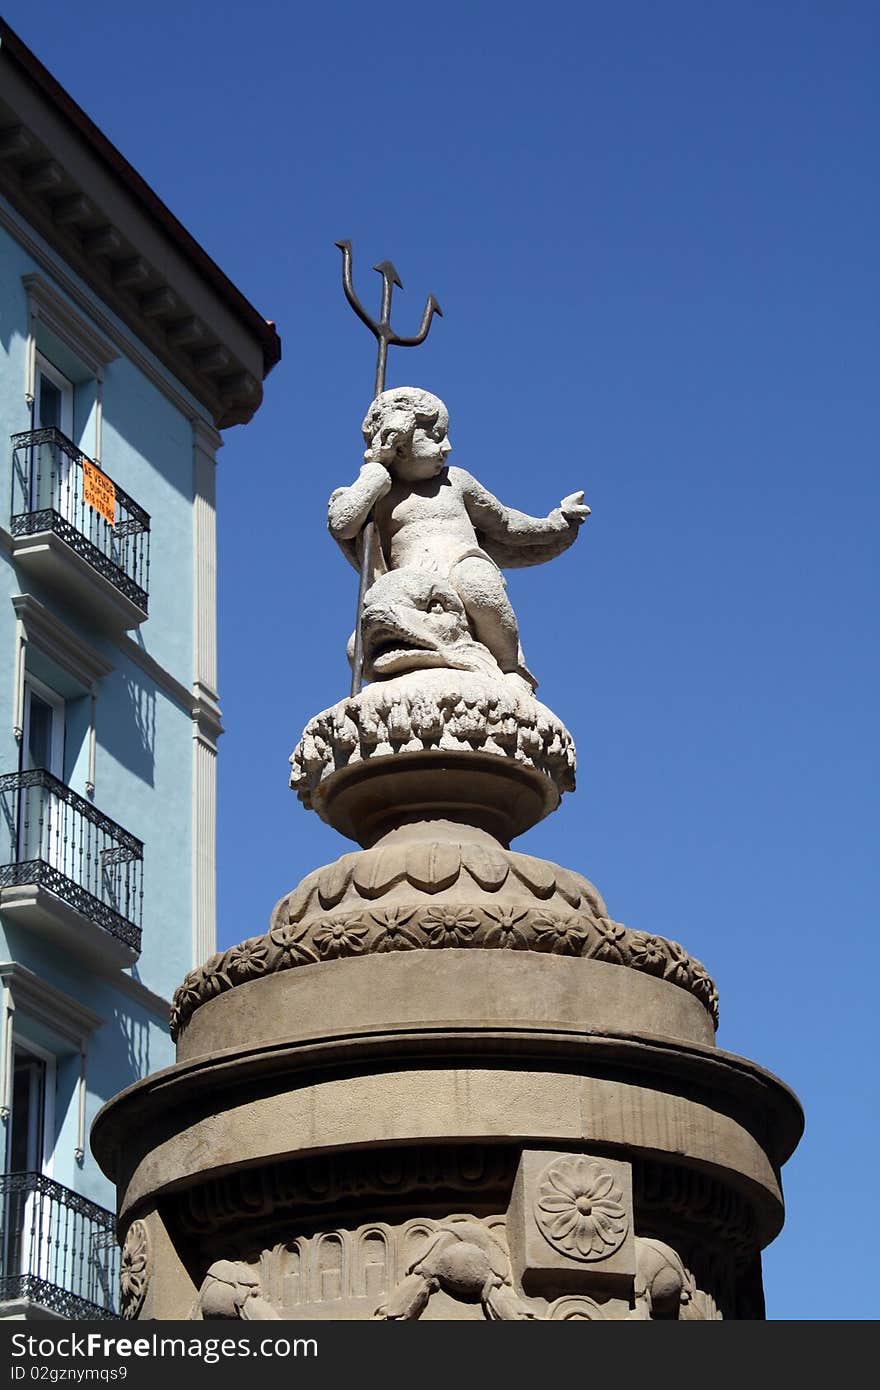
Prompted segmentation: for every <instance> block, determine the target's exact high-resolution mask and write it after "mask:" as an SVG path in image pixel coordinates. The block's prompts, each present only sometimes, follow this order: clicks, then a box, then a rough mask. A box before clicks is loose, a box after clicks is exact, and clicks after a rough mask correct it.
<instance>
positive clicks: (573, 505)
mask: <svg viewBox="0 0 880 1390" xmlns="http://www.w3.org/2000/svg"><path fill="white" fill-rule="evenodd" d="M559 510H560V511H561V512H562V515H563V516H564V517H565V519H566V521H570V522H574V523H575V525H576V526H580V524H581V522H582V521H586V519H587V517H588V516H589V515H590V508H589V507H588V506H587V504H586V502H585V501H584V494H583V489H581V491H580V492H571V493H569V495H568V497H563V499H562V501H561V502H560V503H559Z"/></svg>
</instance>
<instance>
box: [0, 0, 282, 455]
mask: <svg viewBox="0 0 880 1390" xmlns="http://www.w3.org/2000/svg"><path fill="white" fill-rule="evenodd" d="M0 92H2V98H0V190H2V191H3V193H4V194H5V195H6V197H7V198H8V199H9V201H10V202H11V203H12V205H13V206H14V207H15V208H17V209H18V210H19V211H20V212H21V213H22V215H23V216H24V217H25V218H26V219H27V221H28V222H29V223H30V224H31V225H32V226H33V227H34V228H35V230H36V231H38V232H39V234H40V235H41V236H43V237H44V238H45V239H46V241H47V242H48V243H49V245H50V246H52V247H53V248H54V249H55V250H57V251H58V252H59V254H60V255H61V256H62V257H63V259H64V260H65V261H66V262H67V263H68V264H69V265H70V266H71V267H72V268H73V269H74V270H75V271H76V273H77V274H78V275H80V276H81V277H82V279H83V280H84V281H85V282H86V283H87V284H88V285H89V286H90V287H91V288H92V289H93V290H94V291H95V292H96V293H97V294H98V295H99V296H100V297H101V298H102V299H103V300H104V301H105V302H106V303H107V304H108V305H109V307H110V308H112V310H113V311H114V313H116V314H118V316H119V317H120V318H121V319H122V320H123V322H125V323H126V324H127V325H128V326H129V327H130V328H131V329H132V330H133V331H134V332H135V333H136V334H137V336H138V337H139V338H140V340H141V341H142V342H143V343H144V344H145V345H146V346H147V347H148V348H149V349H150V350H151V352H153V353H154V354H155V355H156V357H158V359H159V360H160V361H161V362H162V363H163V364H164V365H165V366H166V367H167V368H168V369H169V371H171V372H172V373H173V375H174V376H175V377H177V378H178V380H179V381H180V382H181V383H182V384H183V385H184V386H185V387H186V388H187V390H189V391H191V392H192V394H193V395H194V396H195V398H196V399H197V400H198V401H199V402H200V403H201V404H203V405H204V406H205V407H206V408H207V409H208V410H209V412H210V414H211V416H212V418H213V420H214V423H215V425H216V426H217V428H218V429H221V428H225V427H227V426H229V425H234V424H243V423H245V422H246V421H247V420H249V419H250V418H251V416H252V415H253V413H254V411H255V410H256V409H257V407H258V406H259V404H260V401H261V399H262V386H261V382H262V380H263V378H264V377H265V376H266V375H267V374H268V372H269V371H271V369H272V367H273V366H274V365H275V363H276V362H277V361H278V360H279V358H280V356H281V344H280V340H279V338H278V334H277V332H276V330H275V327H274V325H273V324H271V323H268V322H267V321H266V320H265V319H263V318H262V316H261V315H260V314H259V313H258V312H257V310H256V309H255V308H254V307H253V305H251V304H250V303H249V302H248V300H247V299H245V297H244V295H242V293H241V291H240V290H238V289H237V288H236V286H235V285H233V284H232V282H231V281H230V280H229V279H228V278H227V277H226V276H225V275H224V274H223V272H222V271H221V270H220V268H219V266H217V265H216V263H215V262H214V261H213V260H212V259H211V258H210V256H208V255H207V253H206V252H205V251H204V249H203V248H202V247H201V246H200V245H199V244H198V242H196V241H195V239H194V238H193V237H192V236H191V235H190V233H189V232H187V231H186V229H185V228H184V227H183V226H182V224H181V223H180V222H179V221H178V220H177V218H176V217H174V215H173V214H172V213H171V212H170V210H169V209H168V208H167V207H166V206H165V204H164V203H163V202H162V201H161V199H160V198H159V197H158V196H157V195H156V194H155V192H154V191H153V190H152V189H151V188H150V187H149V185H148V184H147V183H146V182H145V181H144V179H142V178H141V176H140V175H139V174H138V173H137V171H136V170H135V169H134V168H133V167H132V166H131V165H130V164H129V163H128V161H127V160H126V159H125V158H124V157H123V156H122V155H121V154H120V152H119V151H118V150H117V149H116V148H115V146H114V145H112V144H111V143H110V141H109V140H108V139H107V138H106V136H105V135H103V133H102V132H101V131H100V130H99V129H98V127H97V126H96V125H95V124H94V122H93V121H91V120H90V119H89V117H88V116H87V115H86V114H85V112H84V111H83V110H82V109H81V108H80V107H79V106H77V104H76V102H74V101H73V99H72V98H71V97H70V96H69V94H68V93H67V92H65V91H64V89H63V88H62V87H61V86H60V84H59V83H58V82H57V81H56V80H55V79H54V78H53V77H52V75H51V74H50V73H49V72H48V71H47V70H46V69H45V68H44V67H43V66H42V64H41V63H40V62H39V61H38V59H37V58H36V57H35V56H34V54H32V53H31V52H30V50H29V49H28V48H27V47H26V46H25V44H23V43H22V41H21V39H19V38H18V36H17V35H16V34H15V33H14V32H13V31H12V30H11V29H10V28H9V26H8V25H7V24H5V23H4V22H3V21H2V20H0Z"/></svg>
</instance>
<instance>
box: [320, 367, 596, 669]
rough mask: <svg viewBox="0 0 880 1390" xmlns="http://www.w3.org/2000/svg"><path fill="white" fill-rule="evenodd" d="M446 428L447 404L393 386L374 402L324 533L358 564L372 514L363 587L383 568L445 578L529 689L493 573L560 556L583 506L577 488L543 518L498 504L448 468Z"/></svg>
mask: <svg viewBox="0 0 880 1390" xmlns="http://www.w3.org/2000/svg"><path fill="white" fill-rule="evenodd" d="M448 429H449V415H448V412H447V410H446V407H445V405H444V404H443V402H442V401H441V400H439V399H438V397H437V396H433V395H431V393H430V392H429V391H424V390H422V389H420V388H419V387H414V386H399V387H395V388H394V389H393V390H390V391H384V392H382V393H381V395H379V396H377V397H376V399H375V400H374V401H373V403H372V405H371V406H370V409H369V411H368V412H367V415H366V418H365V419H364V423H363V435H364V440H365V442H366V444H367V449H366V452H365V454H364V464H363V467H362V468H361V471H360V474H359V476H358V477H357V478H356V479H355V481H354V482H353V483H352V484H351V485H350V486H349V487H342V488H337V489H336V491H335V492H334V493H333V495H332V496H331V498H330V503H329V509H328V525H329V528H330V532H331V535H332V536H333V537H334V539H335V540H336V541H338V543H339V544H340V546H341V547H342V549H343V552H344V553H345V555H346V557H347V558H348V559H349V560H350V561H351V562H352V564H354V565H355V566H356V567H357V568H359V567H360V547H359V545H358V539H359V537H360V536H361V534H362V532H363V528H364V526H365V524H366V522H367V519H368V517H370V516H371V515H372V516H373V517H374V520H375V526H376V532H377V540H378V544H377V545H376V546H375V550H374V554H373V569H372V573H371V574H370V576H369V579H370V582H373V581H377V580H381V576H382V575H383V574H384V573H385V572H387V571H389V570H391V571H415V572H417V573H421V574H425V573H427V574H428V575H430V576H433V577H434V578H435V579H437V580H438V581H441V582H442V581H445V585H447V586H449V587H451V589H452V590H453V591H454V593H455V594H456V595H457V597H458V601H459V604H460V607H461V609H462V610H463V612H464V613H465V614H466V616H467V620H468V624H469V627H470V630H471V633H472V635H473V636H474V638H475V639H476V641H477V642H479V643H481V644H483V645H484V647H485V648H486V650H487V651H488V652H490V653H491V656H492V658H493V659H494V660H495V662H497V664H498V666H499V667H500V669H501V670H502V671H504V672H518V673H520V674H521V675H522V676H523V678H524V679H526V680H528V681H530V682H531V683H534V680H533V678H532V677H531V675H530V673H529V672H528V671H527V670H526V669H525V667H524V664H523V660H522V651H521V649H520V645H519V630H518V626H517V621H516V615H515V614H514V611H513V608H512V606H511V604H510V600H509V599H508V597H507V591H506V588H505V585H504V579H503V576H502V574H501V569H500V567H513V566H522V565H535V564H540V563H542V562H543V561H545V560H549V559H552V558H553V557H554V556H556V555H560V554H561V553H562V552H563V551H564V550H567V549H568V547H569V546H570V545H571V544H572V543H573V542H574V541H575V539H576V538H577V534H578V531H579V528H580V526H581V524H582V523H583V522H584V521H585V520H586V518H587V516H588V515H589V512H590V509H589V507H587V506H585V505H584V500H583V493H582V492H576V493H572V494H571V495H570V496H568V497H565V498H563V500H562V501H561V502H560V504H559V506H558V507H556V508H554V510H553V511H551V512H550V513H549V514H548V515H547V516H546V517H533V516H527V515H526V514H525V513H524V512H519V511H516V510H515V509H514V508H512V507H507V506H505V505H504V503H503V502H500V501H499V500H498V498H497V497H494V496H493V495H492V493H491V492H489V491H488V489H487V488H485V487H483V485H482V484H481V483H479V482H478V481H477V479H476V478H474V477H472V475H471V474H470V473H467V472H465V470H464V469H462V468H455V467H449V466H448V465H447V458H448V456H449V452H450V450H451V448H452V446H451V444H450V442H449V438H448Z"/></svg>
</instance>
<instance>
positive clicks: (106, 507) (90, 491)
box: [82, 459, 116, 526]
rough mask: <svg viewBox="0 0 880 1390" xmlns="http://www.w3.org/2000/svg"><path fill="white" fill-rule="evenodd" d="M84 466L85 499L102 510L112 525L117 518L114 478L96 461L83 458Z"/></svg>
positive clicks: (102, 513)
mask: <svg viewBox="0 0 880 1390" xmlns="http://www.w3.org/2000/svg"><path fill="white" fill-rule="evenodd" d="M82 467H83V501H85V502H87V503H88V505H89V506H90V507H94V509H95V511H96V512H100V513H101V515H102V517H104V519H105V521H109V523H110V525H111V526H112V525H113V523H114V522H115V520H116V488H115V487H114V486H113V479H112V478H108V477H107V474H106V473H102V472H101V470H100V468H99V467H98V465H97V464H96V463H89V460H88V459H83V461H82Z"/></svg>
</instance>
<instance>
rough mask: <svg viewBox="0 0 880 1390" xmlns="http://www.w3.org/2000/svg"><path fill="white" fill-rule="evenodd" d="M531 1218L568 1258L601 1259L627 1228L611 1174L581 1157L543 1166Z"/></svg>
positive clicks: (552, 1243) (556, 1161)
mask: <svg viewBox="0 0 880 1390" xmlns="http://www.w3.org/2000/svg"><path fill="white" fill-rule="evenodd" d="M535 1220H536V1222H537V1226H538V1229H539V1231H540V1232H541V1234H542V1235H543V1237H544V1239H545V1240H546V1241H547V1243H548V1244H549V1245H552V1246H553V1248H554V1250H559V1251H561V1252H562V1253H563V1254H564V1255H567V1256H568V1257H569V1259H572V1260H583V1261H589V1260H604V1259H605V1257H606V1256H607V1255H612V1254H613V1253H614V1251H615V1250H617V1249H618V1248H619V1246H620V1245H621V1244H622V1243H623V1241H624V1239H625V1237H626V1233H627V1230H628V1229H629V1216H628V1214H627V1210H626V1207H625V1205H624V1198H623V1193H622V1191H621V1189H620V1188H619V1187H618V1185H617V1184H616V1183H615V1181H614V1178H613V1176H612V1174H611V1173H609V1172H608V1170H607V1168H604V1167H603V1166H602V1164H600V1163H597V1162H596V1161H595V1160H594V1159H588V1158H584V1157H581V1156H568V1157H562V1158H559V1159H557V1160H554V1162H553V1163H549V1164H548V1165H547V1167H546V1168H545V1169H544V1171H543V1173H542V1174H541V1176H540V1178H539V1180H538V1191H537V1196H536V1198H535Z"/></svg>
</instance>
